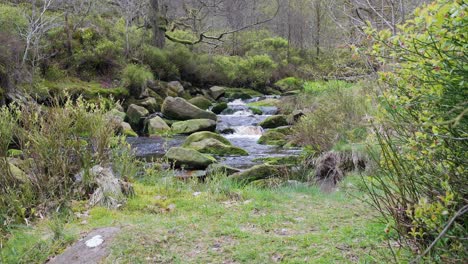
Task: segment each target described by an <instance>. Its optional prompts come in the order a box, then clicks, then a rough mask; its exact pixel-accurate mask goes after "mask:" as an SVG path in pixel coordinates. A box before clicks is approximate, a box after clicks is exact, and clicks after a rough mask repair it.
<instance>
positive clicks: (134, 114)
mask: <svg viewBox="0 0 468 264" xmlns="http://www.w3.org/2000/svg"><path fill="white" fill-rule="evenodd" d="M148 115H149V111H148V109H146V108H144V107H142V106H139V105H136V104H131V105H130V106H128V109H127V117H128V121H129V123H130V124H131V125H134V126H139V125H140V124H141V122H142V120H143V119H144V118H145V117H146V116H148Z"/></svg>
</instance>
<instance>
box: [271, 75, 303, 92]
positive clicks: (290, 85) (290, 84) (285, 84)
mask: <svg viewBox="0 0 468 264" xmlns="http://www.w3.org/2000/svg"><path fill="white" fill-rule="evenodd" d="M275 85H276V86H278V87H280V88H281V90H283V91H293V90H302V88H303V85H304V81H303V80H301V79H299V78H296V77H287V78H284V79H281V80H279V81H277V82H276V83H275Z"/></svg>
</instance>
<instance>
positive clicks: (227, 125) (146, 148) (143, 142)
mask: <svg viewBox="0 0 468 264" xmlns="http://www.w3.org/2000/svg"><path fill="white" fill-rule="evenodd" d="M262 99H265V97H261V98H260V97H259V98H254V99H249V100H240V99H237V100H234V101H232V102H229V103H228V108H227V109H225V110H224V111H223V112H222V113H221V114H220V115H218V121H217V131H218V132H220V133H221V134H222V135H223V136H224V137H225V138H227V139H228V140H229V141H230V142H231V143H232V144H233V145H234V146H237V147H240V148H243V149H245V150H246V151H247V152H248V153H249V156H232V157H221V158H218V160H219V162H220V163H221V164H225V165H228V166H231V167H234V168H237V169H241V170H243V169H248V168H250V167H252V166H254V165H258V164H262V163H263V162H262V161H259V160H258V159H259V158H267V157H284V156H294V155H299V154H300V152H301V150H300V149H285V148H280V147H277V146H267V145H260V144H258V143H257V141H258V139H259V138H260V137H261V136H262V134H263V133H264V130H263V128H262V127H260V126H258V124H259V123H260V122H262V121H263V120H265V119H266V118H267V117H269V116H271V115H274V114H276V113H277V112H278V109H277V108H276V107H259V108H260V110H262V112H263V114H262V115H255V114H254V113H253V112H252V111H251V110H250V109H249V107H248V106H247V104H248V103H250V102H254V101H258V100H262ZM186 137H187V136H185V135H176V136H174V137H172V138H169V139H165V138H161V137H158V138H154V137H138V138H128V139H127V140H128V143H129V144H130V145H131V146H132V148H133V149H134V150H135V152H136V155H137V157H139V158H142V159H146V160H151V159H152V158H161V157H163V156H164V154H165V153H166V151H167V150H168V149H170V148H171V147H177V146H180V145H182V143H183V142H184V140H185V138H186Z"/></svg>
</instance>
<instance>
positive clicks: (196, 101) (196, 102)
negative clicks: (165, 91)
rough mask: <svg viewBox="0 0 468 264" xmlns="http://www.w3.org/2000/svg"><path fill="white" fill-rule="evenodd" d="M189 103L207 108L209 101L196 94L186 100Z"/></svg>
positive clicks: (209, 104) (203, 108)
mask: <svg viewBox="0 0 468 264" xmlns="http://www.w3.org/2000/svg"><path fill="white" fill-rule="evenodd" d="M188 102H189V103H191V104H193V105H194V106H196V107H198V108H200V109H202V110H207V109H208V108H210V106H211V101H210V100H208V99H207V98H206V97H204V96H197V97H194V98H192V99H190V100H189V101H188Z"/></svg>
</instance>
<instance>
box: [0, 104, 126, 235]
mask: <svg viewBox="0 0 468 264" xmlns="http://www.w3.org/2000/svg"><path fill="white" fill-rule="evenodd" d="M62 103H63V102H62ZM60 105H62V104H60ZM105 112H106V109H105V108H104V107H102V106H99V105H96V104H92V103H87V102H85V101H83V100H81V99H78V100H77V101H76V102H74V101H71V100H65V102H64V105H63V106H59V102H58V101H57V102H55V103H54V104H53V105H52V106H51V107H41V106H38V105H36V104H25V105H23V106H21V107H13V108H10V109H9V108H6V107H3V108H1V109H0V132H1V133H2V137H0V220H1V222H0V229H1V230H3V229H5V228H8V226H9V225H10V224H11V223H20V222H23V221H25V219H26V220H28V219H31V218H34V216H35V215H38V214H44V213H47V212H49V211H50V210H52V209H53V210H58V209H59V208H66V207H67V205H68V203H69V202H70V201H71V200H72V199H86V198H88V197H89V194H91V193H92V192H93V191H94V189H95V188H96V182H95V179H93V178H91V177H90V175H89V174H88V173H84V174H83V176H82V177H81V179H78V178H76V175H77V174H78V173H79V172H80V171H84V172H87V171H88V170H89V169H90V168H92V167H93V166H94V165H96V164H103V165H104V164H107V163H109V162H110V158H111V154H112V153H113V151H112V149H111V143H112V138H113V136H114V126H115V124H113V123H112V121H111V120H109V119H108V118H107V116H106V115H105ZM13 135H14V137H13ZM13 140H15V141H13ZM13 143H14V144H16V145H19V147H20V149H21V150H22V159H17V160H15V161H14V162H15V163H14V165H15V166H12V165H11V163H10V162H11V161H9V160H8V159H7V156H6V154H7V151H8V148H9V147H10V145H11V144H13ZM119 146H121V144H118V145H117V146H114V148H116V147H119ZM114 155H115V154H114ZM119 171H120V172H129V170H128V169H121V170H119ZM126 176H127V177H131V176H132V175H126Z"/></svg>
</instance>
